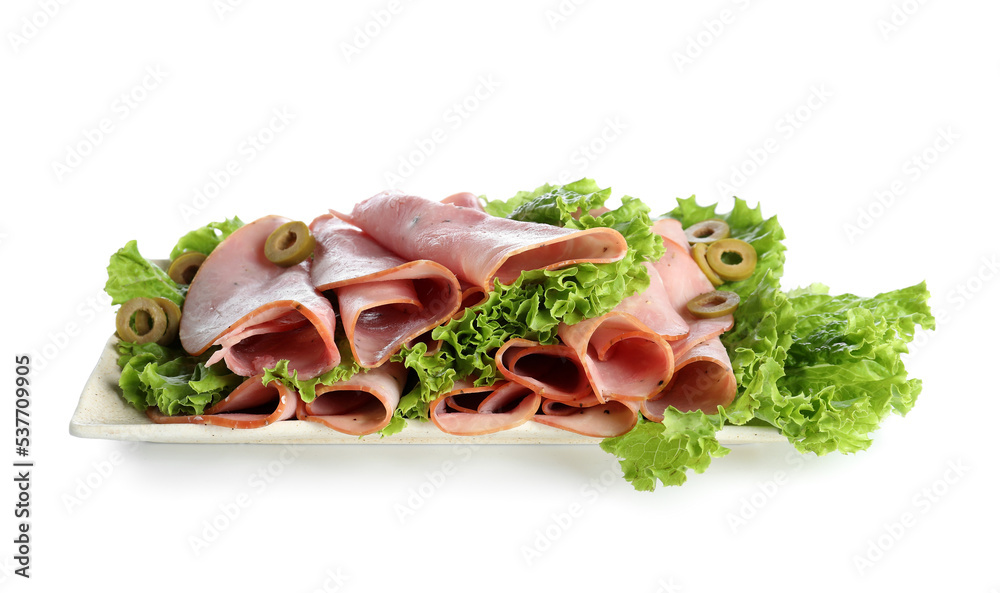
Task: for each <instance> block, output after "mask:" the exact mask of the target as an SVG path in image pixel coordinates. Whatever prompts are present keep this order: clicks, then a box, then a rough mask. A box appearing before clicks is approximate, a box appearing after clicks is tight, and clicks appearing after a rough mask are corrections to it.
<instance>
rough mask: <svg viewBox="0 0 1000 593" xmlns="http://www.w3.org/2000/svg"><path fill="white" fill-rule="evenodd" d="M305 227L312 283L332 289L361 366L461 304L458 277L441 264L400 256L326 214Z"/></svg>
mask: <svg viewBox="0 0 1000 593" xmlns="http://www.w3.org/2000/svg"><path fill="white" fill-rule="evenodd" d="M310 230H311V231H312V233H313V236H314V237H315V239H316V250H315V252H314V256H313V263H312V282H313V284H314V285H315V286H316V288H317V289H318V290H322V291H328V290H332V291H333V292H335V293H336V295H337V301H338V304H339V306H340V318H341V321H343V323H344V332H345V333H346V334H347V338H348V340H349V341H350V344H351V351H352V353H353V354H354V358H355V360H357V361H358V364H360V365H361V366H363V367H366V368H372V367H376V366H379V365H381V364H383V363H384V362H385V361H386V360H388V359H389V357H390V356H392V355H393V354H395V353H396V352H397V351H398V350H399V349H400V348H401V347H402V346H403V344H405V343H406V342H407V341H409V340H412V339H414V338H416V337H417V336H419V335H421V334H423V333H424V332H426V331H427V330H429V329H431V328H433V327H436V326H438V325H440V324H441V323H443V322H445V321H448V320H449V319H451V316H452V315H453V314H454V313H455V312H456V311H457V310H458V308H459V306H460V305H461V299H462V293H461V289H460V287H459V284H458V280H457V279H456V278H455V275H454V274H452V273H451V272H450V271H448V269H447V268H445V267H444V266H442V265H441V264H438V263H435V262H432V261H427V260H417V261H406V260H404V259H401V258H399V257H398V256H396V255H395V254H393V253H391V252H389V251H388V250H387V249H385V248H384V247H382V246H381V245H379V244H378V243H376V242H375V241H374V240H373V239H372V238H371V237H369V236H368V235H366V234H365V233H364V232H362V231H361V230H360V229H358V228H356V227H354V226H352V225H350V224H347V223H346V222H344V221H343V220H340V219H339V218H335V217H333V216H331V215H329V214H327V215H324V216H320V217H319V218H317V219H316V220H314V221H313V223H312V225H310Z"/></svg>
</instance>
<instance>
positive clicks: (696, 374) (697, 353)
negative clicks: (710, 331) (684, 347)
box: [641, 337, 736, 422]
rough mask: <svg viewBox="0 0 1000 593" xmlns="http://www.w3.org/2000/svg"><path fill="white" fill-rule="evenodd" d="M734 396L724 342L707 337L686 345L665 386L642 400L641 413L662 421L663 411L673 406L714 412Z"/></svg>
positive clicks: (681, 409)
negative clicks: (688, 345)
mask: <svg viewBox="0 0 1000 593" xmlns="http://www.w3.org/2000/svg"><path fill="white" fill-rule="evenodd" d="M735 398H736V375H734V374H733V368H732V364H731V363H730V361H729V354H728V353H727V352H726V348H725V346H723V345H722V341H721V340H720V339H719V338H718V337H715V338H711V339H709V340H707V341H704V342H701V343H699V344H697V345H696V346H694V347H692V348H690V349H689V350H688V351H687V352H685V353H684V354H683V355H682V356H681V357H680V358H678V359H677V364H676V366H675V368H674V377H673V379H672V380H671V381H670V383H669V384H668V385H667V387H666V388H665V389H664V390H663V391H661V392H660V393H658V394H657V395H655V396H654V397H653V398H651V399H649V400H647V401H644V402H642V408H641V409H642V415H643V416H645V417H646V418H648V419H650V420H653V421H655V422H662V421H663V412H664V410H666V409H667V407H668V406H673V407H675V408H677V409H678V410H680V411H681V412H690V411H693V410H701V411H702V412H705V413H706V414H715V413H716V412H718V407H719V406H722V407H724V408H725V407H726V406H728V405H729V404H731V403H733V400H734V399H735Z"/></svg>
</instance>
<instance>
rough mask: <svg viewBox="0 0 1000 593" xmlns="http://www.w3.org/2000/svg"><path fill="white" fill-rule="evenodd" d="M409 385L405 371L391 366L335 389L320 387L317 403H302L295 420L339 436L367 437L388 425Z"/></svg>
mask: <svg viewBox="0 0 1000 593" xmlns="http://www.w3.org/2000/svg"><path fill="white" fill-rule="evenodd" d="M404 383H406V368H405V367H404V366H403V365H402V364H401V363H398V362H389V363H386V364H384V365H382V366H380V367H379V368H377V369H372V370H370V371H368V372H363V373H357V374H356V375H354V376H353V377H351V378H350V379H347V380H346V381H340V382H337V383H334V384H333V385H317V386H316V399H314V400H313V401H311V402H309V403H306V402H301V403H300V404H299V407H298V410H297V411H296V417H297V418H298V419H299V420H305V421H307V422H318V423H320V424H323V425H325V426H328V427H330V428H332V429H334V430H336V431H337V432H343V433H346V434H353V435H358V436H361V435H366V434H372V433H374V432H378V431H380V430H382V429H383V428H385V427H386V426H388V425H389V422H390V421H391V420H392V415H393V413H395V411H396V406H397V405H399V398H400V397H401V396H402V393H403V384H404Z"/></svg>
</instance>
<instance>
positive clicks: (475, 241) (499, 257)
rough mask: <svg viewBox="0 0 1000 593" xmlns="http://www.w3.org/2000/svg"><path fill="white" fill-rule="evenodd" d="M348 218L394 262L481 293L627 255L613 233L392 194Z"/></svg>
mask: <svg viewBox="0 0 1000 593" xmlns="http://www.w3.org/2000/svg"><path fill="white" fill-rule="evenodd" d="M350 218H351V220H350V222H352V223H353V224H355V225H357V226H358V227H360V228H362V229H363V230H364V231H365V232H367V233H368V234H369V235H371V236H372V237H374V238H375V240H376V241H378V242H379V243H381V244H382V245H384V246H385V247H387V248H388V249H390V250H391V251H393V252H395V253H397V254H398V255H400V256H402V257H404V258H408V259H430V260H433V261H436V262H439V263H441V264H443V265H444V266H445V267H447V268H448V269H449V270H451V271H452V272H454V273H455V275H456V276H458V277H459V278H460V279H462V280H465V281H466V282H468V283H469V284H472V285H474V286H479V287H481V288H482V289H483V290H484V291H486V292H489V291H490V290H492V289H493V280H494V279H499V280H500V281H501V282H503V283H511V282H513V281H514V280H516V279H517V277H518V276H519V275H520V274H521V272H522V271H524V270H536V269H557V268H562V267H565V266H568V265H572V264H575V263H581V262H594V263H607V262H614V261H618V260H620V259H621V258H622V257H624V256H625V253H626V251H627V245H626V243H625V239H624V238H623V237H622V236H621V234H619V233H618V232H617V231H615V230H613V229H608V228H594V229H588V230H583V231H579V230H572V229H564V228H560V227H555V226H551V225H547V224H537V223H531V222H521V221H517V220H509V219H506V218H497V217H493V216H490V215H488V214H486V213H484V212H482V211H480V210H477V209H475V208H468V207H460V206H455V205H452V204H442V203H440V202H433V201H430V200H425V199H423V198H418V197H415V196H409V195H406V194H404V193H402V192H398V191H388V192H383V193H381V194H378V195H376V196H374V197H372V198H369V199H367V200H365V201H363V202H361V203H359V204H357V205H356V206H355V207H354V210H353V211H352V213H351V216H350Z"/></svg>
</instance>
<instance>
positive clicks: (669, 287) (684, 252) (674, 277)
mask: <svg viewBox="0 0 1000 593" xmlns="http://www.w3.org/2000/svg"><path fill="white" fill-rule="evenodd" d="M667 220H669V219H664V220H660V221H657V225H660V228H661V229H663V228H664V225H666V224H667V223H666V221H667ZM671 222H672V224H670V225H668V226H667V227H666V229H667V232H668V234H671V235H676V234H677V233H676V230H674V231H670V230H669V229H670V228H674V229H677V228H680V223H679V222H677V221H675V220H674V221H671ZM681 234H682V235H683V233H681ZM662 236H663V246H664V247H665V248H666V252H665V253H664V255H663V257H662V258H660V260H659V261H657V262H656V263H654V264H653V267H654V268H655V269H656V271H657V272H658V273H659V276H660V280H661V281H662V282H663V286H664V287H665V288H666V291H667V294H668V295H669V296H670V306H671V307H672V308H673V310H674V311H676V312H677V314H678V316H679V318H680V319H681V320H682V321H683V322H684V324H685V325H687V327H688V331H687V332H686V333H685V335H684V336H683V337H681V338H679V339H673V340H672V341H671V342H670V347H671V348H672V349H673V351H674V359H675V360H676V359H679V358H680V357H681V356H683V355H684V353H685V352H687V351H688V350H690V349H691V348H693V347H694V346H697V345H698V344H699V343H701V342H704V341H707V340H710V339H712V338H714V337H718V336H720V335H722V333H723V332H726V331H728V330H729V329H730V328H732V327H733V316H732V315H725V316H723V317H716V318H714V319H699V318H697V317H695V316H694V315H692V314H691V313H690V312H689V311H688V310H687V304H688V301H690V300H691V299H693V298H694V297H696V296H698V295H701V294H705V293H706V292H712V291H713V290H715V287H714V286H712V283H711V282H709V280H708V278H706V277H705V274H704V272H702V271H701V268H699V267H698V264H697V263H695V261H694V259H693V258H692V257H691V255H690V253H689V252H688V249H687V247H686V245H687V244H686V243H685V244H684V245H685V246H682V245H679V244H677V243H676V242H674V241H673V240H672V239H671V238H670V236H668V235H662ZM667 339H671V338H669V337H668V338H667Z"/></svg>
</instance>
